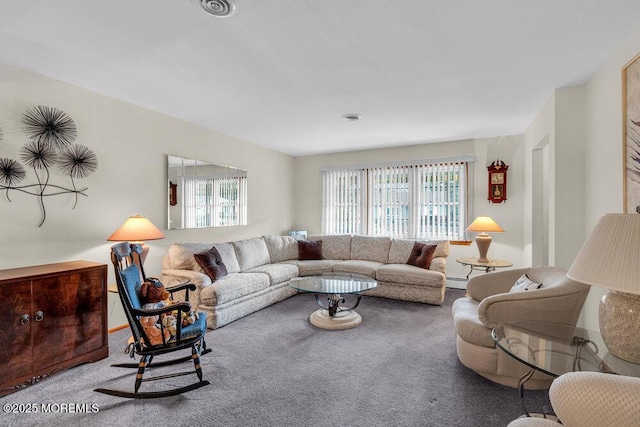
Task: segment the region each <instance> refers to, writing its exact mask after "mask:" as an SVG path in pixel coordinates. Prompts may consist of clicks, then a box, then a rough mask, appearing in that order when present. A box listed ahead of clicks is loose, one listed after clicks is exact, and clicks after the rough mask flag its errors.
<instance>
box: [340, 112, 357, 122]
mask: <svg viewBox="0 0 640 427" xmlns="http://www.w3.org/2000/svg"><path fill="white" fill-rule="evenodd" d="M342 118H343V119H345V120H346V121H349V122H357V121H358V120H360V119H361V118H362V116H361V115H360V114H354V113H349V114H345V115H344V116H342Z"/></svg>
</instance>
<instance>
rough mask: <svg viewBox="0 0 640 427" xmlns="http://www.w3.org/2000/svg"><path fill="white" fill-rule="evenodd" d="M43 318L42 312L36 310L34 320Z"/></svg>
mask: <svg viewBox="0 0 640 427" xmlns="http://www.w3.org/2000/svg"><path fill="white" fill-rule="evenodd" d="M42 319H44V313H43V312H41V311H36V322H41V321H42Z"/></svg>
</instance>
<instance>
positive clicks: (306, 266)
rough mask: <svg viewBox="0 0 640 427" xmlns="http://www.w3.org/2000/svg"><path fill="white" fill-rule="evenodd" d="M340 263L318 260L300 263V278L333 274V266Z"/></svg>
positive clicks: (333, 260)
mask: <svg viewBox="0 0 640 427" xmlns="http://www.w3.org/2000/svg"><path fill="white" fill-rule="evenodd" d="M338 262H340V261H337V260H335V259H318V260H308V261H298V275H299V276H314V275H317V274H324V273H331V272H332V271H333V266H334V265H335V264H336V263H338Z"/></svg>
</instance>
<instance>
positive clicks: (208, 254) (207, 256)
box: [193, 247, 227, 282]
mask: <svg viewBox="0 0 640 427" xmlns="http://www.w3.org/2000/svg"><path fill="white" fill-rule="evenodd" d="M193 256H194V258H195V260H196V262H197V263H198V265H199V266H200V268H202V269H203V270H204V272H205V273H206V274H207V276H209V277H210V278H211V281H212V282H215V281H216V280H218V279H222V278H223V277H224V276H226V275H227V267H225V265H224V263H223V262H222V258H221V257H220V253H219V252H218V250H217V249H216V248H215V247H212V248H211V249H209V250H208V251H204V252H198V253H197V254H194V255H193Z"/></svg>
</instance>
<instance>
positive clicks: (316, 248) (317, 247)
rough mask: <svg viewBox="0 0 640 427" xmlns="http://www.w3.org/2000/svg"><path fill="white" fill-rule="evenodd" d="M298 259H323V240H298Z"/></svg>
mask: <svg viewBox="0 0 640 427" xmlns="http://www.w3.org/2000/svg"><path fill="white" fill-rule="evenodd" d="M298 259H300V260H311V259H322V240H298Z"/></svg>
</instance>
